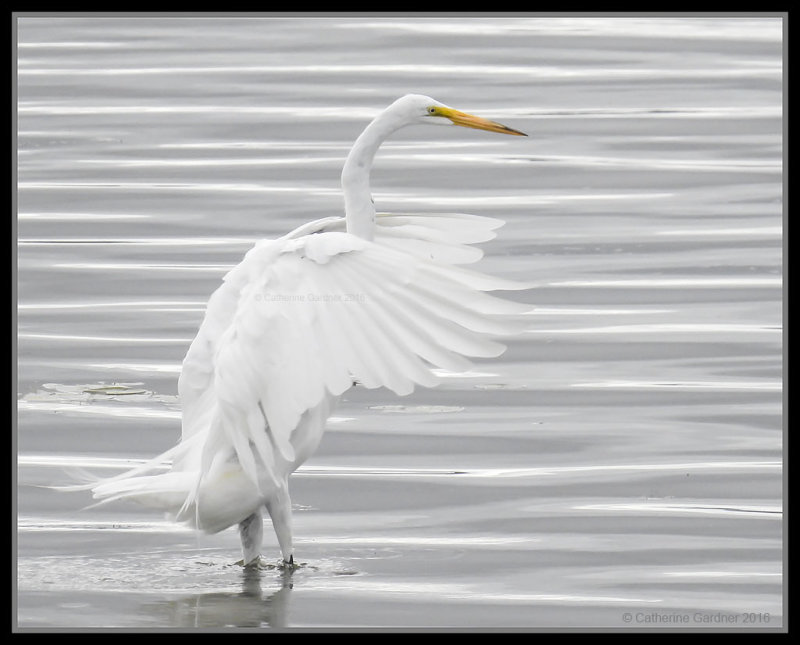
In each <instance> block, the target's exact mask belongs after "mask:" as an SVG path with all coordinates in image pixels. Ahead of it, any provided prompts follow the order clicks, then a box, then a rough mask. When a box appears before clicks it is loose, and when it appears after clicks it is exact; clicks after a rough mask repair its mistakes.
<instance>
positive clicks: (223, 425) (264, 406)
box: [178, 215, 530, 482]
mask: <svg viewBox="0 0 800 645" xmlns="http://www.w3.org/2000/svg"><path fill="white" fill-rule="evenodd" d="M377 224H378V226H377V227H376V234H375V238H374V240H373V241H366V240H364V239H361V238H359V237H356V236H353V235H350V234H348V233H346V232H344V231H343V230H342V229H343V223H342V221H341V220H340V219H338V218H337V219H333V218H331V219H328V220H321V221H320V222H319V223H317V225H316V226H306V227H303V229H302V231H297V232H295V233H294V234H289V235H287V236H286V237H284V238H281V239H279V240H275V241H266V242H259V243H258V244H257V245H256V246H255V247H254V248H253V249H251V251H250V252H248V254H247V255H246V256H245V259H244V261H243V262H242V263H241V264H240V265H239V266H237V267H236V268H235V269H233V270H232V271H231V272H230V273H229V274H228V275H227V276H226V277H225V281H224V284H223V285H222V286H221V287H220V288H219V289H218V290H217V291H216V292H215V293H214V295H213V296H212V298H211V300H210V301H209V304H208V309H207V312H206V317H205V320H204V322H203V324H202V326H201V328H200V330H199V332H198V335H197V337H196V338H195V340H194V342H193V343H192V346H191V348H190V350H189V352H188V354H187V356H186V359H185V361H184V364H183V371H182V373H181V377H180V380H179V393H180V397H181V403H182V406H183V415H184V420H183V441H186V440H189V439H190V438H192V437H193V436H194V435H195V434H196V433H198V432H203V433H204V434H205V435H206V436H205V438H204V439H202V441H203V442H204V444H206V449H205V450H204V451H203V453H204V456H202V457H197V458H199V459H200V463H194V464H191V465H190V464H185V465H184V466H183V468H186V469H192V470H195V469H199V470H200V472H203V471H206V472H207V470H208V468H209V467H210V463H209V460H210V459H211V457H212V456H213V454H215V453H216V452H218V448H219V447H220V446H221V445H224V444H227V445H229V446H231V447H232V449H233V450H234V451H235V454H236V456H237V458H238V461H239V463H240V464H241V466H242V469H243V470H244V472H245V473H246V474H247V475H248V477H249V478H250V479H252V481H253V482H258V476H259V471H261V472H262V473H263V470H264V469H262V468H260V467H259V465H258V462H259V461H261V462H262V463H263V464H264V465H266V466H267V469H266V470H270V467H271V466H272V464H273V463H274V460H275V458H276V456H277V455H280V457H281V458H282V459H284V460H286V461H287V462H292V461H293V460H294V453H293V448H292V443H291V438H292V431H293V430H294V429H295V427H296V426H297V424H298V422H299V421H300V418H301V416H302V415H303V414H304V413H305V412H306V411H307V410H312V409H313V408H315V407H316V406H318V405H319V404H320V403H321V402H322V401H323V399H324V398H325V397H326V396H329V395H333V396H338V395H340V394H342V393H343V392H344V391H345V390H347V389H348V388H349V387H351V385H352V384H353V381H354V380H356V381H358V382H359V383H360V384H361V385H363V386H365V387H367V388H376V387H381V386H384V387H387V388H389V389H390V390H392V391H394V392H395V393H397V394H399V395H404V394H409V393H410V392H412V391H413V389H414V387H415V385H418V384H419V385H424V386H432V385H435V384H436V383H437V382H438V378H437V377H436V376H435V375H434V373H433V372H432V371H431V367H439V368H444V369H446V370H450V371H463V370H466V369H469V367H470V363H469V361H468V360H467V357H493V356H497V355H499V354H500V353H502V351H503V350H504V349H505V347H504V346H503V345H502V344H500V343H498V342H496V341H495V340H493V339H492V337H493V336H498V335H505V334H511V333H516V332H519V331H521V328H520V326H519V322H518V321H515V319H514V318H513V315H514V314H519V313H522V312H524V311H527V310H528V309H530V306H528V305H520V304H518V303H512V302H509V301H506V300H502V299H500V298H496V297H494V296H491V295H489V294H487V293H485V292H486V291H491V290H496V289H520V288H526V287H527V286H529V285H525V284H520V283H516V282H510V281H506V280H500V279H495V278H492V277H490V276H486V275H483V274H480V273H477V272H474V271H469V270H467V269H464V268H461V267H460V266H458V265H459V264H463V263H468V262H473V261H475V260H477V259H479V258H480V256H481V252H480V250H478V249H475V248H474V247H471V246H469V245H470V244H473V243H476V242H482V241H485V240H488V239H491V238H492V237H493V236H494V233H493V230H494V229H495V228H497V227H498V226H500V225H501V224H502V222H499V221H498V220H493V219H489V218H485V217H475V216H468V215H441V216H434V215H430V216H429V215H424V216H420V215H382V216H379V217H378V220H377ZM298 233H299V234H298ZM265 423H266V424H268V427H269V432H268V433H267V432H265V431H264V428H265ZM194 454H196V451H195V453H194ZM178 467H179V468H181V466H180V465H178Z"/></svg>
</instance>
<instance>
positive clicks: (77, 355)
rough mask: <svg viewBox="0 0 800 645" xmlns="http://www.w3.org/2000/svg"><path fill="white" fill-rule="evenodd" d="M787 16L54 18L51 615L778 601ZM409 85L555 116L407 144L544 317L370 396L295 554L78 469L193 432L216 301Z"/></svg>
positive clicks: (41, 82) (44, 28) (379, 175)
mask: <svg viewBox="0 0 800 645" xmlns="http://www.w3.org/2000/svg"><path fill="white" fill-rule="evenodd" d="M781 30H782V25H781V21H780V20H779V19H776V18H736V19H722V18H692V19H688V18H685V19H678V18H671V19H667V18H628V19H622V18H599V19H598V18H591V19H590V18H580V17H573V18H502V19H501V18H494V19H492V18H482V19H474V18H473V19H470V18H459V17H456V16H453V17H448V18H442V19H430V18H428V19H414V18H377V17H370V18H350V17H340V18H335V19H334V18H316V19H315V18H309V17H306V18H295V19H275V18H261V19H259V18H253V17H249V18H246V19H234V18H175V19H172V18H165V17H153V18H149V19H145V18H121V17H120V18H108V17H103V18H99V17H95V18H88V17H73V18H52V17H30V18H21V19H20V20H19V24H18V99H19V102H18V138H17V141H18V170H19V175H18V179H19V190H18V195H17V197H18V219H17V229H18V251H17V252H18V332H19V334H18V393H19V403H18V433H17V443H18V473H17V476H18V509H17V510H18V533H17V544H18V557H17V586H18V594H17V608H16V609H17V621H18V625H19V626H20V627H81V628H98V627H128V628H130V627H134V628H141V627H159V628H164V627H228V626H235V627H268V626H273V627H477V628H500V627H517V628H562V627H599V626H605V627H614V628H620V629H623V628H627V627H633V628H642V627H654V626H655V627H661V628H670V627H673V626H681V627H687V626H688V627H693V628H720V627H739V628H743V629H744V628H763V627H778V626H781V625H782V622H783V619H782V614H783V608H782V583H783V579H782V570H783V566H782V556H783V540H782V526H783V523H782V506H783V502H782V395H783V387H782V333H783V331H782V208H783V204H782V172H783V168H782V155H783V148H782V118H783V115H782V107H781V106H782V74H783V69H782V34H781ZM406 92H417V93H424V94H429V95H432V96H434V97H436V98H437V99H439V100H441V101H443V102H445V103H448V104H450V105H453V106H455V107H458V108H461V109H464V110H468V111H471V112H475V113H478V114H481V115H484V116H486V117H489V118H495V119H497V120H500V121H502V122H504V123H507V124H508V125H510V126H511V127H514V128H518V129H521V130H523V131H525V132H528V133H529V135H530V136H529V137H528V138H527V139H521V138H511V137H508V138H506V137H498V136H495V135H491V134H489V133H485V132H478V131H471V130H461V129H447V128H431V129H424V128H423V129H413V128H409V129H407V130H405V131H401V132H400V133H398V134H397V135H396V136H395V137H394V138H393V139H392V140H391V141H389V142H388V143H387V144H385V146H384V147H383V148H382V150H381V152H380V153H379V155H378V158H377V161H376V167H375V170H374V172H373V190H374V197H375V201H376V204H377V206H378V208H379V210H385V211H406V210H407V211H414V210H416V211H460V212H469V213H474V214H478V215H490V216H497V217H500V218H502V219H504V220H505V221H506V222H507V224H506V226H505V227H504V228H502V229H500V232H499V236H498V239H497V240H495V241H493V242H491V243H489V244H486V245H484V248H485V251H486V257H485V259H484V260H483V261H482V263H481V265H480V267H481V268H482V269H484V270H485V271H487V272H490V273H494V274H497V275H503V276H507V277H510V278H520V279H525V280H534V281H536V283H537V284H538V285H539V286H537V287H536V288H534V289H531V290H529V291H526V292H521V293H516V294H514V295H515V297H516V298H517V299H519V300H523V301H525V302H528V303H530V304H531V313H530V328H529V330H528V332H527V333H525V334H524V335H523V336H522V337H520V338H518V339H514V340H512V341H511V342H510V343H509V349H508V351H507V352H506V354H505V355H504V356H502V357H501V358H500V359H499V360H496V361H486V362H482V363H479V364H477V365H476V367H475V370H474V371H473V372H470V373H467V374H463V375H449V376H448V377H447V378H446V380H445V384H444V385H443V386H442V387H440V388H438V389H435V390H421V391H417V392H416V393H414V394H413V395H411V396H409V397H406V398H404V399H398V398H397V397H395V396H394V395H392V394H391V393H390V392H387V391H384V390H377V391H365V390H363V389H358V388H356V389H355V390H353V391H351V393H349V394H348V395H347V396H346V397H345V399H344V400H343V403H342V405H341V407H340V409H339V410H338V412H337V416H336V417H335V418H333V419H332V420H331V424H330V427H329V431H328V432H327V434H326V436H325V438H324V439H323V443H322V445H321V447H320V450H319V452H318V453H317V455H316V456H315V457H313V458H312V459H311V460H310V461H309V462H308V463H307V464H306V465H305V467H303V468H302V469H301V470H300V471H298V473H297V474H296V475H295V476H294V478H293V491H294V492H293V500H294V502H295V511H294V514H295V532H296V551H297V555H298V557H299V559H300V560H301V561H302V562H304V563H305V566H303V567H302V568H301V569H299V570H298V571H296V572H295V573H294V575H293V576H291V577H287V576H286V575H284V574H282V573H280V572H279V571H277V570H274V569H270V568H268V567H267V568H264V569H263V570H261V571H259V572H255V573H252V572H251V573H245V572H243V570H242V569H241V568H240V567H237V566H235V565H234V564H233V563H234V561H235V560H237V559H238V558H239V557H240V556H239V551H238V549H239V546H238V536H237V535H236V533H235V531H233V530H230V531H226V532H223V533H221V534H218V535H215V536H202V535H195V534H194V533H193V532H192V531H190V530H188V529H184V528H182V527H178V526H174V525H171V524H169V523H168V522H166V521H162V519H161V518H160V517H157V516H153V514H152V513H150V512H149V511H147V510H146V509H143V508H139V507H138V506H135V505H126V504H118V505H108V506H104V507H101V508H97V509H91V510H83V507H84V506H85V505H86V504H87V503H88V502H89V499H88V496H87V495H84V494H79V493H75V494H65V493H57V492H54V491H52V490H49V489H47V488H43V486H50V485H59V484H65V483H69V482H70V481H71V479H70V469H71V468H74V467H80V468H86V469H88V470H91V471H93V472H96V473H102V474H106V473H109V474H110V473H114V472H118V469H120V468H123V467H125V466H126V465H127V464H129V463H130V461H129V460H138V459H144V458H147V457H151V456H153V455H155V454H157V453H160V452H161V451H163V450H165V449H166V448H168V447H170V446H171V445H172V444H173V443H174V442H175V441H176V440H177V438H178V436H179V418H180V411H179V408H178V405H177V401H176V380H177V375H178V372H179V365H180V361H181V359H182V357H183V355H184V353H185V351H186V349H187V347H188V344H189V342H190V341H191V339H192V337H193V335H194V333H195V331H196V329H197V327H198V325H199V323H200V320H201V318H202V315H203V311H204V305H205V302H206V300H207V298H208V296H209V294H210V293H211V292H212V291H213V290H214V289H215V288H216V286H217V284H218V283H219V280H220V278H221V277H222V275H223V274H224V272H225V271H226V270H227V269H228V268H229V267H230V266H232V265H234V264H236V263H237V262H238V261H239V260H240V259H241V257H242V256H243V254H244V253H245V252H246V250H247V249H248V248H249V247H250V246H251V245H252V243H253V242H254V241H255V240H256V239H258V238H261V237H274V236H278V235H281V234H283V233H285V232H287V231H288V230H290V229H291V228H293V227H295V226H296V225H298V224H300V223H302V222H305V221H307V220H311V219H316V218H318V217H322V216H325V215H329V214H338V213H340V212H341V208H342V204H341V196H340V193H339V186H338V177H339V172H340V169H341V165H342V162H343V160H344V157H345V155H346V154H347V151H348V149H349V147H350V145H351V143H352V141H353V140H354V139H355V137H356V136H357V135H358V133H359V132H360V131H361V129H362V128H363V127H364V125H365V124H366V123H367V122H368V120H369V119H370V118H371V117H373V116H374V115H375V114H377V113H378V111H379V110H381V109H382V108H383V107H385V106H386V105H388V104H389V103H390V102H391V101H392V100H394V99H395V98H397V97H398V96H400V95H402V94H404V93H406ZM112 384H125V386H126V387H125V388H116V389H114V388H108V387H105V389H104V386H109V385H112ZM266 535H267V536H268V537H267V540H266V546H265V548H266V553H267V554H268V558H267V559H269V554H274V558H275V561H277V558H278V550H277V544H276V543H275V538H274V536H273V535H272V532H271V531H270V530H267V532H266Z"/></svg>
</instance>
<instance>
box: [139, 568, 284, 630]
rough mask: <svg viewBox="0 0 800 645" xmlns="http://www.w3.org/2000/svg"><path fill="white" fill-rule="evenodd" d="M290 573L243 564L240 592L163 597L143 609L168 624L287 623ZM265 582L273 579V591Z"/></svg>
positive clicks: (264, 624)
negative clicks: (265, 587) (155, 603)
mask: <svg viewBox="0 0 800 645" xmlns="http://www.w3.org/2000/svg"><path fill="white" fill-rule="evenodd" d="M275 573H277V575H276V576H274V577H271V575H270V574H275ZM293 573H294V571H293V570H292V569H278V568H272V569H271V570H270V569H268V568H267V569H265V568H264V567H244V568H243V569H242V574H241V575H242V590H241V591H240V592H239V591H237V592H210V593H199V594H193V595H190V596H186V597H183V598H178V599H173V600H165V601H164V602H160V603H158V606H157V608H154V607H153V605H152V604H150V603H148V605H147V606H145V607H144V608H143V609H144V610H145V611H147V612H148V613H149V614H151V615H152V614H154V613H158V614H159V615H160V616H162V617H163V619H164V623H166V624H168V625H169V626H171V627H196V628H214V627H278V628H280V627H287V626H288V614H289V596H290V594H291V590H292V574H293ZM267 582H269V583H273V584H271V585H270V586H272V588H273V590H272V591H270V589H267V590H264V589H263V588H262V583H264V584H265V585H266V583H267ZM276 582H277V585H275V584H274V583H276ZM275 586H277V590H275Z"/></svg>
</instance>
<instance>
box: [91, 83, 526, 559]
mask: <svg viewBox="0 0 800 645" xmlns="http://www.w3.org/2000/svg"><path fill="white" fill-rule="evenodd" d="M414 124H443V125H459V126H465V127H469V128H477V129H481V130H488V131H490V132H498V133H503V134H511V135H521V136H526V135H524V134H523V133H522V132H519V131H517V130H513V129H511V128H508V127H506V126H504V125H500V124H499V123H495V122H493V121H488V120H486V119H482V118H480V117H476V116H473V115H470V114H466V113H464V112H460V111H458V110H455V109H453V108H450V107H448V106H446V105H444V104H442V103H440V102H438V101H436V100H434V99H432V98H430V97H427V96H421V95H418V94H409V95H406V96H403V97H402V98H400V99H398V100H397V101H395V102H394V103H392V104H391V105H390V106H389V107H388V108H387V109H386V110H384V111H383V112H382V113H381V114H380V115H378V117H377V118H375V119H374V120H373V121H372V122H371V123H370V124H369V125H368V126H367V128H366V129H365V130H364V132H363V133H362V134H361V136H359V137H358V139H357V140H356V142H355V144H354V146H353V148H352V150H351V151H350V154H349V155H348V157H347V160H346V162H345V164H344V169H343V172H342V188H343V191H344V202H345V216H344V217H343V218H342V217H328V218H325V219H321V220H317V221H314V222H310V223H308V224H305V225H303V226H300V227H299V228H297V229H295V230H294V231H292V232H291V233H289V234H288V235H285V236H284V237H281V238H279V239H277V240H262V241H259V242H257V243H256V245H255V246H254V247H253V248H252V249H251V250H250V251H249V252H248V253H247V254H246V255H245V257H244V260H243V261H242V262H241V264H239V265H238V266H236V267H235V268H234V269H232V270H231V271H230V272H229V273H228V274H227V275H226V276H225V277H224V279H223V283H222V285H221V286H220V287H219V288H218V289H217V290H216V291H215V292H214V294H213V295H212V296H211V298H210V300H209V303H208V307H207V309H206V313H205V319H204V320H203V322H202V324H201V326H200V329H199V331H198V333H197V336H196V338H195V339H194V341H193V342H192V344H191V346H190V348H189V351H188V353H187V355H186V358H185V359H184V361H183V367H182V371H181V374H180V378H179V380H178V393H179V397H180V402H181V407H182V431H181V440H180V442H179V443H178V444H177V445H176V446H174V447H173V448H171V449H170V450H168V451H166V452H165V453H163V454H162V455H159V456H158V457H156V458H154V459H153V460H151V461H149V462H147V463H146V464H144V465H143V466H140V467H138V468H135V469H133V470H130V471H127V472H125V473H123V474H121V475H119V476H117V477H111V478H108V479H104V480H101V481H100V482H99V483H93V484H91V485H89V486H87V488H89V487H91V489H92V491H93V494H94V497H95V498H96V499H98V500H101V501H111V500H117V499H123V498H128V499H133V500H136V501H138V502H141V503H144V504H148V505H151V506H154V507H156V508H159V509H162V510H165V511H167V512H168V513H169V514H170V516H171V517H172V518H173V519H175V520H176V521H178V522H185V523H187V524H189V525H191V526H193V527H195V528H197V529H200V530H202V531H204V532H207V533H216V532H218V531H221V530H223V529H226V528H228V527H230V526H233V525H238V527H239V533H240V537H241V542H242V552H243V560H242V562H243V564H245V565H249V564H253V563H256V562H257V561H258V559H259V556H260V552H261V541H262V533H263V515H262V511H263V509H264V508H265V507H266V509H267V511H268V512H269V515H270V517H271V519H272V524H273V527H274V529H275V532H276V534H277V538H278V543H279V545H280V550H281V555H282V558H283V560H282V564H283V565H284V566H293V565H294V554H293V547H292V525H291V501H290V498H289V475H290V474H291V473H293V472H294V471H295V470H296V469H297V468H298V467H299V466H300V465H301V464H302V463H303V462H305V461H306V460H307V459H308V458H309V457H310V456H311V455H312V454H313V453H314V451H315V450H316V448H317V446H318V444H319V442H320V439H321V438H322V434H323V431H324V428H325V423H326V420H327V419H328V417H329V416H330V414H331V413H332V411H333V410H334V406H335V405H336V403H337V401H338V399H339V398H340V396H341V395H342V394H343V393H344V392H345V391H347V390H348V389H349V388H350V387H352V386H353V385H354V382H357V383H358V384H360V385H362V386H364V387H366V388H377V387H381V386H384V387H386V388H388V389H390V390H392V391H393V392H395V393H396V394H398V395H401V396H402V395H406V394H409V393H411V392H412V391H413V390H414V387H415V385H417V384H419V385H422V386H426V387H431V386H434V385H436V384H437V382H438V381H439V378H438V377H437V375H436V374H435V373H434V372H433V371H432V369H431V368H432V367H436V368H441V369H444V370H449V371H454V372H462V371H465V370H467V369H469V368H470V366H471V364H470V362H469V361H468V360H467V358H465V357H495V356H498V355H500V354H501V353H502V352H503V351H504V350H505V347H504V346H503V345H502V344H500V343H498V342H496V341H495V340H492V338H491V337H492V336H498V335H507V334H513V333H518V332H519V331H521V329H520V328H519V323H518V321H517V322H515V321H514V318H513V315H514V314H519V313H522V312H524V311H527V310H529V309H530V306H528V305H521V304H519V303H514V302H509V301H506V300H503V299H500V298H497V297H495V296H491V295H488V294H487V293H485V292H486V291H492V290H506V289H521V288H527V287H528V286H529V285H526V284H521V283H519V282H512V281H507V280H501V279H497V278H493V277H490V276H487V275H484V274H481V273H477V272H474V271H469V270H467V269H464V268H462V267H460V266H458V265H460V264H464V263H469V262H474V261H476V260H478V259H479V258H480V257H481V255H482V253H481V251H480V250H479V249H476V248H474V247H472V246H469V245H470V244H473V243H478V242H483V241H486V240H489V239H492V238H493V237H494V236H495V234H494V229H496V228H498V227H499V226H501V225H502V223H503V222H502V221H499V220H495V219H492V218H487V217H478V216H471V215H462V214H440V215H436V214H424V215H422V214H419V215H391V214H378V215H377V216H376V213H375V208H374V205H373V201H372V197H371V194H370V183H369V176H370V168H371V166H372V162H373V158H374V156H375V153H376V152H377V150H378V147H379V146H380V144H381V143H382V142H383V141H384V140H385V139H386V137H388V136H389V135H391V134H392V133H393V132H395V131H396V130H398V129H399V128H402V127H404V126H408V125H414ZM170 462H171V467H170V469H169V470H168V471H167V472H163V466H164V464H169V463H170ZM158 467H161V471H160V472H156V474H153V473H154V471H156V469H157V468H158Z"/></svg>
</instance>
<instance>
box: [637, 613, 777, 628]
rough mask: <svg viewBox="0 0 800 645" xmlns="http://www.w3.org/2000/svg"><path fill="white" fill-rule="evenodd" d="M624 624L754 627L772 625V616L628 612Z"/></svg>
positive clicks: (756, 614)
mask: <svg viewBox="0 0 800 645" xmlns="http://www.w3.org/2000/svg"><path fill="white" fill-rule="evenodd" d="M622 622H624V623H627V624H629V625H647V626H659V627H669V626H680V625H695V626H696V625H714V626H724V625H729V626H731V625H752V626H754V627H755V626H764V625H769V624H770V615H769V614H768V613H765V612H756V611H749V612H747V611H746V612H724V611H708V612H706V611H683V612H680V611H626V612H625V613H624V614H622Z"/></svg>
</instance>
